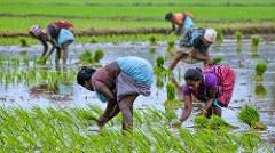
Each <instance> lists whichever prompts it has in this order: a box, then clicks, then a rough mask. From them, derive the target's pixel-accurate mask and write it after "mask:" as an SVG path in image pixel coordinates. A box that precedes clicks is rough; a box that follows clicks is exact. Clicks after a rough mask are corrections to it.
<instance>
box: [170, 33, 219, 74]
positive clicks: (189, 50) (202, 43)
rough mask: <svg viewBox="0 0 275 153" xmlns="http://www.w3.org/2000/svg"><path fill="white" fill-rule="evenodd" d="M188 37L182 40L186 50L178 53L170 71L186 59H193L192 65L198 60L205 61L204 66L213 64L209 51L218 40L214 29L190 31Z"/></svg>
mask: <svg viewBox="0 0 275 153" xmlns="http://www.w3.org/2000/svg"><path fill="white" fill-rule="evenodd" d="M186 37H187V38H186V39H185V38H184V40H182V42H183V45H182V46H183V47H184V48H183V50H179V51H178V54H177V55H176V57H175V58H174V59H173V61H172V63H171V65H170V69H171V70H173V69H174V67H175V66H176V65H177V64H178V63H179V62H180V61H181V59H184V58H186V57H190V58H191V61H190V62H191V63H192V60H195V61H196V60H198V61H203V63H204V65H209V64H211V58H210V55H209V52H208V49H209V47H210V46H211V45H212V43H213V42H214V40H215V38H216V32H215V31H214V30H213V29H194V30H190V31H189V32H188V33H187V36H186Z"/></svg>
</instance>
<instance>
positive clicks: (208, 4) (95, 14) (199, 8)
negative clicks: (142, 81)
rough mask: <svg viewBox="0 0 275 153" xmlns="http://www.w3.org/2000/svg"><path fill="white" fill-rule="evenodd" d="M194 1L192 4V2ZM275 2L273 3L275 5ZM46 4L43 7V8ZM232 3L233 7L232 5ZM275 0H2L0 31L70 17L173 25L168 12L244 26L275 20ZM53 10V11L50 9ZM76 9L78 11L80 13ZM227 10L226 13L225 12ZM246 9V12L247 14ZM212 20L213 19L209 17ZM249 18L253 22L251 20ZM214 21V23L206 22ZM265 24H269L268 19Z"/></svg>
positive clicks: (77, 22)
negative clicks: (167, 19)
mask: <svg viewBox="0 0 275 153" xmlns="http://www.w3.org/2000/svg"><path fill="white" fill-rule="evenodd" d="M188 4H190V5H188ZM271 4H273V5H271ZM41 6H43V7H41ZM228 6H230V7H228ZM273 6H274V3H273V2H272V1H271V0H264V1H261V2H259V1H256V0H253V2H252V1H241V2H240V1H237V0H234V1H226V0H218V1H209V0H207V1H202V0H198V1H184V2H183V1H179V0H178V1H172V0H165V1H156V0H153V1H150V2H148V1H129V0H117V1H115V2H114V1H110V0H106V1H93V2H90V1H76V0H73V1H69V2H68V1H65V0H58V1H45V2H44V1H31V0H29V1H24V2H23V1H20V0H15V1H7V0H2V1H1V2H0V10H1V14H2V15H1V16H0V22H1V26H0V29H1V30H0V32H23V33H27V31H28V29H29V27H30V26H31V25H32V24H39V25H41V26H42V27H45V26H46V24H47V23H49V22H53V21H56V20H69V21H71V22H72V23H73V24H74V30H75V31H83V30H90V29H133V28H148V27H164V28H170V26H171V25H170V24H168V23H167V22H165V21H164V15H165V14H166V13H167V12H191V13H192V14H193V15H194V17H195V19H196V24H197V25H198V26H201V27H205V26H208V27H214V28H220V27H222V26H230V27H231V26H234V25H235V26H236V25H237V26H241V25H243V24H244V23H246V22H249V24H251V23H250V22H251V21H252V22H253V23H252V24H254V23H256V24H257V25H260V24H262V22H261V20H260V19H261V18H263V16H264V18H265V19H268V21H267V22H269V23H270V24H272V23H274V18H275V10H274V8H273ZM49 9H50V10H51V11H49ZM76 10H78V11H77V13H76ZM224 12H226V13H224ZM243 12H245V13H243ZM208 19H210V20H208ZM247 19H249V21H248V20H247ZM205 21H211V22H205ZM265 24H267V23H266V22H265Z"/></svg>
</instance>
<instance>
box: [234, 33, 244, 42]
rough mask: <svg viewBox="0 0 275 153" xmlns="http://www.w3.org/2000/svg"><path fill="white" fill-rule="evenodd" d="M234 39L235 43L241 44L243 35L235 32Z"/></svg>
mask: <svg viewBox="0 0 275 153" xmlns="http://www.w3.org/2000/svg"><path fill="white" fill-rule="evenodd" d="M235 38H236V39H237V43H239V42H241V41H242V39H243V34H242V32H240V31H236V32H235Z"/></svg>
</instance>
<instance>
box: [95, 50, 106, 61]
mask: <svg viewBox="0 0 275 153" xmlns="http://www.w3.org/2000/svg"><path fill="white" fill-rule="evenodd" d="M103 57H104V51H103V50H102V49H96V50H95V55H94V61H95V62H96V63H99V61H100V59H102V58H103Z"/></svg>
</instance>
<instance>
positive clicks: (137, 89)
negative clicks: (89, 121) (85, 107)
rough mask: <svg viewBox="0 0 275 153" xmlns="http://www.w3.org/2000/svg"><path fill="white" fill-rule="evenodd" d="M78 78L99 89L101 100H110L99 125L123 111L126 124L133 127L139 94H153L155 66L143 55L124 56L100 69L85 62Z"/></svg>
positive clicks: (91, 87)
mask: <svg viewBox="0 0 275 153" xmlns="http://www.w3.org/2000/svg"><path fill="white" fill-rule="evenodd" d="M77 82H78V84H79V85H81V86H82V87H84V88H86V89H88V90H91V91H95V92H96V95H97V96H98V97H99V99H100V100H101V102H103V103H107V108H106V109H105V111H104V113H103V114H102V115H101V116H100V118H99V119H98V120H97V125H98V126H99V127H103V126H104V124H105V123H107V122H108V121H109V120H111V119H112V118H113V117H114V116H116V115H117V114H118V113H119V112H121V113H122V115H123V124H122V128H123V129H124V130H130V129H132V127H133V104H134V100H135V99H136V98H137V97H138V96H139V95H143V96H149V95H150V93H151V92H150V86H151V84H152V82H153V68H152V65H151V64H150V63H149V62H148V61H147V60H145V59H143V58H140V57H134V56H126V57H120V58H118V59H116V60H115V61H114V62H111V63H110V64H107V65H105V66H104V67H103V68H101V69H98V70H95V69H92V68H88V67H86V66H82V68H81V70H80V71H79V72H78V74H77Z"/></svg>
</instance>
